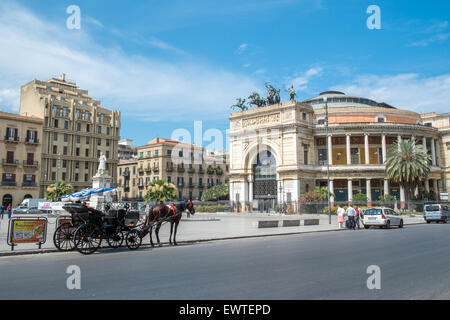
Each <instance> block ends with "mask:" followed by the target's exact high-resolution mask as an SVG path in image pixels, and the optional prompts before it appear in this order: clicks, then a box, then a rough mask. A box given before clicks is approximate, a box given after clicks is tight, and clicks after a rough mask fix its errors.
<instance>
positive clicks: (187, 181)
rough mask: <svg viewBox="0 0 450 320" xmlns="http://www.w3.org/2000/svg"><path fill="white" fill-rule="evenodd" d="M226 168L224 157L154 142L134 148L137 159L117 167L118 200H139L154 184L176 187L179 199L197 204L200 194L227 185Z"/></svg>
mask: <svg viewBox="0 0 450 320" xmlns="http://www.w3.org/2000/svg"><path fill="white" fill-rule="evenodd" d="M227 172H228V164H227V163H226V159H225V158H224V157H217V156H214V154H211V153H208V152H207V151H206V150H205V149H204V148H202V147H199V146H195V145H190V144H186V143H181V142H179V141H176V140H171V139H164V138H155V139H153V140H151V141H150V142H149V143H148V144H147V145H145V146H140V147H137V159H136V160H130V161H121V162H120V163H119V165H118V172H117V176H118V177H119V189H118V197H119V199H138V200H142V199H143V198H144V196H145V194H146V193H147V187H148V185H149V184H150V183H151V182H152V181H153V180H159V179H163V180H167V181H168V182H171V183H173V184H175V185H176V187H177V189H178V198H179V199H192V200H199V199H201V196H202V194H203V192H204V191H205V190H206V189H207V188H210V187H213V186H215V185H218V184H222V183H227V182H228V178H227Z"/></svg>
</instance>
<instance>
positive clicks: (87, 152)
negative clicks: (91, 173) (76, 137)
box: [84, 149, 89, 157]
mask: <svg viewBox="0 0 450 320" xmlns="http://www.w3.org/2000/svg"><path fill="white" fill-rule="evenodd" d="M84 155H85V156H86V157H89V149H86V150H84Z"/></svg>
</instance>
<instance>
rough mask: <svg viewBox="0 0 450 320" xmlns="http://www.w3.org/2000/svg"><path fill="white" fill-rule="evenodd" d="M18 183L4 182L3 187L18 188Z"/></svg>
mask: <svg viewBox="0 0 450 320" xmlns="http://www.w3.org/2000/svg"><path fill="white" fill-rule="evenodd" d="M16 186H17V182H15V181H2V187H16Z"/></svg>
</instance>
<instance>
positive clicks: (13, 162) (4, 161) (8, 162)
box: [2, 159, 19, 166]
mask: <svg viewBox="0 0 450 320" xmlns="http://www.w3.org/2000/svg"><path fill="white" fill-rule="evenodd" d="M2 164H3V165H4V166H17V165H18V164H19V160H11V159H2Z"/></svg>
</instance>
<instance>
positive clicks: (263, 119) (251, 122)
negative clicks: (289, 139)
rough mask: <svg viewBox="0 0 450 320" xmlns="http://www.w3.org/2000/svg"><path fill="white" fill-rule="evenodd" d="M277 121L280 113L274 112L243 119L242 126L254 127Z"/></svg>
mask: <svg viewBox="0 0 450 320" xmlns="http://www.w3.org/2000/svg"><path fill="white" fill-rule="evenodd" d="M279 122H280V114H279V113H274V114H268V115H264V116H260V117H254V118H250V119H243V120H242V128H248V127H256V126H260V125H264V124H270V123H279Z"/></svg>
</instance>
